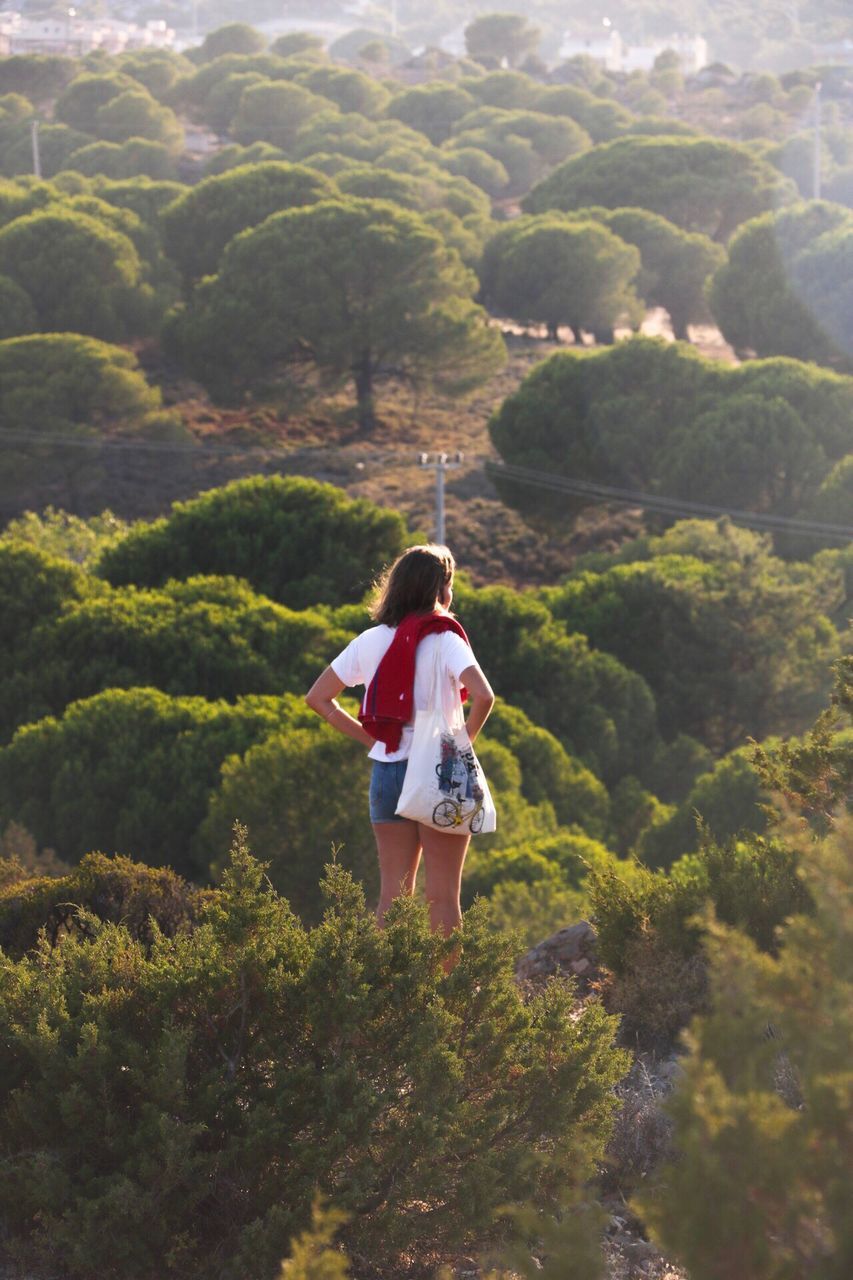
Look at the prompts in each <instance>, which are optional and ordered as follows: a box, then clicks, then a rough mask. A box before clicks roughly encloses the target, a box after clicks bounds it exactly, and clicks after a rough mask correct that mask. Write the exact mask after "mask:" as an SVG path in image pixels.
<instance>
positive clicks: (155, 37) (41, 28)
mask: <svg viewBox="0 0 853 1280" xmlns="http://www.w3.org/2000/svg"><path fill="white" fill-rule="evenodd" d="M0 23H2V25H0V41H2V40H3V38H4V36H5V39H6V40H7V41H8V46H9V47H8V50H7V52H8V53H61V54H67V55H69V56H70V57H75V58H79V57H82V56H83V55H84V54H87V53H91V52H92V50H93V49H104V50H105V51H106V52H107V53H122V52H123V51H124V50H125V49H170V48H172V47H173V45H174V42H175V32H174V29H173V28H172V27H170V26H168V25H167V24H166V23H165V22H163V21H162V19H154V20H152V21H150V22H146V23H145V25H144V26H139V25H138V24H137V23H135V22H118V21H116V20H115V19H112V18H98V19H95V20H91V21H90V20H89V19H86V18H79V17H78V16H77V13H76V10H75V9H74V6H73V5H69V7H68V10H67V11H66V13H64V14H62V15H61V16H59V17H55V16H50V15H49V14H46V15H45V16H44V17H38V18H26V17H23V16H22V15H21V14H19V13H9V14H5V15H3V17H2V18H0ZM0 51H2V44H0Z"/></svg>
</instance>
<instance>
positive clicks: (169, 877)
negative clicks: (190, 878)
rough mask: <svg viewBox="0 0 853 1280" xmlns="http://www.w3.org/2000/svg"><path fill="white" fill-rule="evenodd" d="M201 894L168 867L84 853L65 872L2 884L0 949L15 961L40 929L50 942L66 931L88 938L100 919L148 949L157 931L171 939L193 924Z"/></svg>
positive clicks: (30, 946) (32, 943)
mask: <svg viewBox="0 0 853 1280" xmlns="http://www.w3.org/2000/svg"><path fill="white" fill-rule="evenodd" d="M204 901H205V892H204V891H203V890H199V889H196V888H194V887H193V886H192V885H190V884H188V883H187V881H186V880H183V879H181V877H180V876H177V875H176V874H175V872H174V871H171V870H169V868H168V867H160V868H156V869H155V868H152V867H145V866H141V865H140V864H139V863H138V862H132V861H131V860H130V858H123V857H116V858H108V857H106V856H105V855H104V854H102V853H87V854H86V856H85V857H84V858H83V859H82V861H81V862H80V865H79V866H77V867H75V868H74V870H73V871H71V872H70V873H69V874H68V875H64V876H42V877H39V878H25V879H22V880H19V881H17V882H15V883H12V884H9V885H6V886H5V887H2V888H0V948H2V949H3V951H5V952H6V954H7V955H8V956H11V957H12V958H13V959H17V958H20V957H21V956H23V955H24V954H26V953H27V952H31V951H32V950H33V949H34V948H36V947H38V945H39V932H40V930H42V929H44V931H45V936H46V938H47V941H48V942H49V943H50V944H51V946H56V944H57V943H58V942H59V941H60V940H61V939H64V938H65V937H67V936H68V935H69V934H74V935H77V936H79V937H81V938H84V939H91V938H92V937H93V936H94V932H95V931H96V929H97V926H96V925H95V924H93V921H92V917H94V918H95V919H96V920H98V921H104V922H110V923H112V924H120V925H121V926H122V927H123V928H124V929H125V930H126V931H127V933H128V935H129V936H130V937H131V938H132V939H133V940H134V941H135V942H140V943H142V944H144V946H146V947H147V948H150V947H151V945H152V944H153V942H154V938H155V936H157V934H158V933H162V934H164V935H165V936H166V937H169V938H171V937H174V935H175V934H177V933H178V932H179V931H181V930H186V929H189V928H192V927H193V926H194V925H195V923H196V921H197V919H198V916H199V911H200V909H201V905H202V903H203V902H204Z"/></svg>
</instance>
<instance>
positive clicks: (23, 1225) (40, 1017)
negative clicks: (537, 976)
mask: <svg viewBox="0 0 853 1280" xmlns="http://www.w3.org/2000/svg"><path fill="white" fill-rule="evenodd" d="M238 836H239V833H238ZM324 892H325V894H326V898H327V903H328V906H327V910H326V914H325V916H324V918H323V921H322V923H321V924H320V925H318V926H317V928H316V929H314V930H312V931H310V932H306V931H305V929H304V928H303V927H302V926H301V925H300V923H299V921H298V920H297V919H296V918H295V917H294V916H293V914H292V913H291V911H290V909H289V907H288V905H287V903H286V902H285V901H283V900H282V899H280V898H279V897H278V896H277V895H276V894H275V892H274V891H273V890H272V889H271V888H270V887H269V886H268V885H267V884H266V882H265V879H264V875H263V866H262V864H259V863H257V862H255V860H254V859H253V858H252V857H251V856H250V855H249V854H248V852H247V851H246V849H245V846H244V844H243V843H242V840H241V839H240V838H238V843H237V845H236V848H235V850H234V853H233V855H232V858H231V860H230V863H229V866H228V868H227V871H226V874H225V876H224V879H223V885H222V889H221V891H220V892H219V893H218V894H216V895H215V896H214V897H213V899H212V900H210V901H208V902H207V903H206V904H205V905H204V907H203V909H202V913H201V917H200V921H199V923H198V924H197V926H196V928H195V929H194V930H193V931H192V932H189V933H185V934H178V935H177V936H176V937H174V938H168V937H166V936H164V935H159V936H158V935H156V934H155V937H154V940H153V944H152V946H151V949H150V950H148V949H147V948H145V947H144V946H143V945H142V944H141V943H140V942H138V941H136V940H135V939H133V938H132V937H131V936H130V934H129V933H128V931H127V929H125V928H124V927H123V926H121V925H116V924H104V923H99V922H98V921H97V920H96V918H95V917H94V916H91V915H88V916H86V922H87V926H88V927H90V928H91V931H92V935H93V936H92V940H91V941H82V940H81V939H80V938H78V937H76V936H69V937H68V938H67V939H66V940H65V941H64V942H63V945H62V946H61V947H57V948H55V949H53V950H52V951H51V949H50V947H49V944H48V943H47V941H46V940H45V942H44V943H43V944H42V946H41V949H40V951H39V952H38V953H37V954H35V955H32V956H25V957H24V958H23V959H21V960H19V961H17V962H15V961H13V960H12V959H11V958H10V957H8V956H5V955H2V954H0V1021H2V1025H3V1026H5V1027H7V1028H9V1031H8V1034H5V1035H4V1036H3V1037H2V1040H0V1116H2V1125H1V1126H0V1134H2V1138H0V1155H2V1159H0V1213H2V1217H3V1222H4V1231H5V1240H4V1244H5V1245H6V1247H7V1249H8V1252H9V1253H10V1254H11V1256H12V1257H13V1259H14V1260H15V1261H16V1263H17V1264H18V1265H20V1266H24V1267H29V1268H31V1269H33V1268H35V1269H39V1268H52V1267H53V1266H55V1263H56V1259H57V1258H61V1259H62V1263H63V1266H64V1268H65V1270H66V1272H67V1274H68V1275H69V1276H70V1277H74V1278H79V1280H83V1278H84V1277H85V1278H86V1280H88V1278H89V1277H91V1276H92V1275H93V1274H110V1273H112V1274H117V1273H118V1274H124V1275H128V1274H133V1275H134V1276H136V1277H138V1278H139V1280H155V1277H156V1278H157V1280H162V1278H163V1277H164V1276H168V1275H179V1276H181V1277H182V1280H195V1278H196V1277H199V1278H200V1277H202V1276H204V1277H208V1276H210V1275H211V1274H218V1275H227V1276H230V1277H234V1280H250V1278H251V1280H258V1278H259V1277H270V1278H272V1277H274V1276H276V1275H277V1274H278V1267H279V1262H280V1259H281V1257H282V1256H283V1254H284V1253H285V1252H286V1250H287V1247H288V1242H289V1241H290V1239H291V1237H292V1236H293V1235H294V1234H295V1233H297V1232H298V1231H300V1230H302V1229H304V1228H305V1227H306V1226H307V1225H308V1223H309V1221H310V1217H311V1206H312V1202H313V1201H314V1197H315V1192H317V1191H319V1192H320V1193H321V1194H322V1195H323V1196H326V1197H328V1198H329V1200H330V1201H331V1202H332V1203H333V1204H334V1205H335V1206H336V1207H338V1208H339V1209H340V1210H341V1211H342V1212H344V1213H346V1214H349V1215H351V1217H350V1222H349V1223H348V1225H347V1226H346V1227H345V1228H343V1230H342V1231H341V1243H342V1245H343V1246H344V1247H345V1248H346V1249H347V1250H348V1251H349V1252H350V1253H351V1254H352V1255H353V1256H362V1257H370V1259H371V1267H372V1268H373V1269H374V1270H375V1272H376V1273H377V1274H380V1275H382V1274H385V1275H388V1274H392V1273H394V1271H395V1268H396V1269H397V1270H399V1267H400V1265H401V1261H402V1255H403V1254H405V1253H408V1254H411V1251H412V1250H413V1249H417V1251H418V1252H419V1253H421V1254H423V1255H424V1256H432V1257H433V1258H435V1257H436V1255H438V1256H439V1257H440V1256H441V1253H442V1252H443V1251H448V1250H450V1249H459V1248H464V1249H470V1248H472V1247H477V1246H478V1245H479V1244H480V1243H482V1242H483V1241H484V1240H485V1239H487V1238H488V1237H489V1236H492V1237H493V1236H494V1233H495V1226H494V1214H495V1210H496V1209H497V1207H498V1206H499V1205H502V1204H506V1203H507V1202H513V1201H516V1202H517V1201H519V1200H520V1199H522V1198H525V1197H527V1196H534V1197H535V1196H537V1195H538V1194H542V1193H543V1192H546V1191H547V1189H548V1188H549V1187H551V1186H554V1185H559V1183H560V1182H569V1181H571V1179H572V1176H573V1170H574V1168H575V1166H576V1164H577V1159H578V1150H579V1148H581V1147H583V1148H587V1147H591V1148H592V1149H593V1151H597V1152H598V1153H599V1154H600V1152H601V1150H602V1147H603V1143H604V1141H605V1140H606V1136H607V1133H608V1130H609V1123H610V1115H611V1113H612V1110H613V1107H614V1105H615V1098H614V1095H613V1085H614V1084H615V1082H616V1081H617V1080H618V1079H619V1078H620V1076H621V1075H622V1074H623V1073H624V1071H625V1070H626V1067H627V1055H625V1054H624V1053H621V1052H619V1051H617V1050H614V1048H613V1047H612V1038H613V1033H614V1020H613V1019H612V1018H609V1017H608V1016H607V1015H606V1014H605V1013H604V1011H603V1010H602V1008H601V1006H600V1005H599V1004H597V1003H595V1002H593V1003H592V1004H587V1005H585V1006H584V1007H583V1008H582V1009H581V1010H580V1011H578V1010H576V1009H574V1008H573V1003H572V998H571V988H570V986H569V985H568V984H565V983H560V982H555V983H552V984H550V985H549V986H548V987H546V989H545V990H544V991H543V992H542V993H541V994H540V995H538V996H536V997H535V998H534V999H532V1000H531V1001H530V1003H528V1004H526V1005H525V1004H524V1003H523V1002H522V1000H521V997H520V995H519V993H518V991H517V989H516V987H515V983H514V981H513V976H512V955H511V947H510V945H509V943H508V942H507V941H506V940H504V939H501V938H499V937H498V936H496V935H495V934H493V933H492V932H490V931H489V930H488V928H487V927H486V924H485V920H484V915H483V912H482V911H481V910H480V909H479V908H474V909H472V911H470V912H469V913H468V914H467V916H466V918H465V921H464V926H463V945H462V950H461V956H460V959H459V963H458V964H457V965H456V967H455V969H454V970H453V972H452V973H451V974H450V975H447V976H445V974H444V973H443V970H442V958H443V957H444V956H446V955H447V954H448V952H449V951H450V950H451V949H452V948H453V947H454V946H458V945H459V939H458V938H456V937H453V938H451V939H448V940H445V939H444V938H443V937H441V936H440V935H439V934H432V933H431V932H430V930H429V924H428V920H427V915H426V911H425V910H424V908H423V907H422V906H420V905H419V904H417V903H415V902H414V901H413V900H411V899H400V900H399V901H398V902H397V903H395V905H394V906H393V907H392V908H391V911H390V913H389V917H388V927H387V928H386V929H384V930H382V931H380V930H378V929H377V928H376V925H375V922H374V920H373V918H372V916H371V915H370V914H369V913H368V912H367V911H366V910H365V907H364V902H363V898H362V895H361V892H360V890H359V889H358V888H357V887H356V886H355V885H354V884H353V882H352V881H351V879H350V877H349V876H348V875H347V874H346V873H345V872H344V871H342V869H340V868H336V867H330V868H329V869H328V871H327V875H326V879H325V882H324ZM415 1201H416V1202H417V1205H418V1211H417V1212H415V1211H413V1202H415Z"/></svg>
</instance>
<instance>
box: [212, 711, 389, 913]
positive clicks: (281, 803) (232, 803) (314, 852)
mask: <svg viewBox="0 0 853 1280" xmlns="http://www.w3.org/2000/svg"><path fill="white" fill-rule="evenodd" d="M320 728H321V726H320V725H319V722H316V723H315V724H312V725H311V726H310V727H305V728H293V727H289V728H288V729H287V731H286V732H284V733H274V734H271V735H270V736H269V737H267V738H264V739H263V741H262V742H257V743H255V745H254V746H252V747H250V748H249V750H248V751H247V752H246V753H245V755H243V756H240V755H233V756H229V757H228V758H227V759H226V760H225V761H223V764H222V780H221V783H220V785H219V787H218V789H217V791H216V793H215V795H213V796H212V798H211V802H210V807H209V809H208V812H207V815H206V817H205V820H204V822H203V823H202V825H201V828H200V830H199V833H198V837H197V840H196V849H197V851H198V858H199V861H201V860H202V859H203V858H209V859H210V862H211V869H212V872H213V875H214V876H215V877H218V876H219V875H220V874H221V872H222V869H223V863H224V858H223V855H222V850H223V849H224V848H227V847H228V835H229V832H230V831H231V829H232V828H233V826H234V822H235V820H239V821H240V822H241V823H243V824H244V825H245V826H247V827H248V828H249V830H250V831H251V832H252V845H253V848H254V849H255V852H256V854H257V855H258V856H259V857H261V858H263V860H264V862H265V863H266V864H267V865H268V867H269V876H270V880H271V881H272V883H273V884H274V885H275V888H276V889H277V890H278V892H279V893H281V894H282V895H283V896H284V897H285V898H287V900H288V902H289V903H290V905H291V906H292V907H293V909H294V911H296V913H297V914H298V915H299V916H300V917H301V918H302V919H303V920H305V921H314V920H316V919H317V918H318V917H319V915H320V914H321V913H322V909H323V904H322V900H321V898H320V894H319V891H318V880H319V876H318V872H319V869H320V867H321V866H322V865H323V862H324V861H325V860H326V859H327V858H328V857H329V852H330V849H331V848H332V847H333V846H334V848H335V849H336V850H337V853H336V860H337V861H338V862H339V864H340V865H341V866H343V867H345V868H346V869H347V870H349V871H350V872H351V873H352V874H353V875H354V876H355V878H356V879H357V880H359V881H361V882H362V884H363V885H364V886H365V887H366V890H367V892H368V895H369V896H373V897H374V898H375V897H376V896H377V892H378V888H379V877H378V868H377V859H376V845H375V842H374V839H373V832H372V831H371V828H370V822H369V818H368V813H367V788H368V763H367V762H366V761H365V758H364V753H363V752H362V751H359V749H358V747H357V746H356V745H355V744H354V743H353V742H352V741H350V739H348V738H344V737H342V736H341V735H340V734H336V733H330V732H328V731H325V732H320V731H319V730H320Z"/></svg>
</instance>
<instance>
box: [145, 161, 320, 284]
mask: <svg viewBox="0 0 853 1280" xmlns="http://www.w3.org/2000/svg"><path fill="white" fill-rule="evenodd" d="M334 193H335V184H334V183H333V182H331V181H330V180H329V179H328V178H324V177H323V176H322V174H319V173H317V172H316V171H315V170H313V169H308V168H306V167H304V166H303V165H295V164H284V163H281V162H278V161H273V162H268V163H266V164H253V165H239V166H238V167H236V168H232V169H229V170H228V171H227V172H226V173H223V174H220V175H218V176H216V177H210V178H205V179H204V180H203V181H202V182H199V183H198V184H197V185H196V186H194V187H190V188H189V190H187V191H185V192H183V193H182V194H181V195H179V196H178V198H177V199H176V200H175V201H174V203H173V204H170V205H169V206H168V207H167V208H166V209H164V210H163V212H162V215H161V226H162V229H163V242H164V245H165V247H166V252H167V253H168V254H169V255H170V257H171V258H172V259H173V261H174V262H175V263H176V265H177V266H178V267H179V268H180V270H181V273H182V274H183V276H184V279H185V280H187V281H192V280H198V279H200V278H201V277H202V276H206V275H211V274H212V273H213V272H214V271H215V270H216V268H217V267H218V265H219V260H220V258H221V257H222V253H223V250H224V249H225V246H226V245H227V244H228V242H229V240H232V239H233V238H234V236H236V235H237V234H238V232H240V231H245V230H246V228H247V227H254V226H257V225H258V223H260V222H263V221H264V219H265V218H268V217H269V215H270V214H272V213H279V212H280V211H281V210H282V209H292V208H296V207H299V206H301V205H307V204H314V203H316V201H318V200H322V199H324V198H326V197H329V196H331V195H333V194H334Z"/></svg>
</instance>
